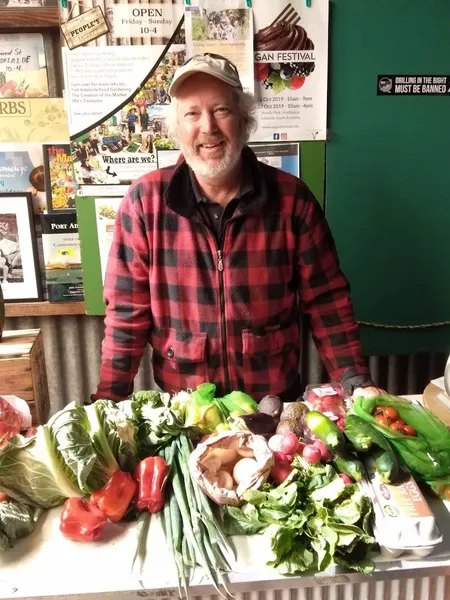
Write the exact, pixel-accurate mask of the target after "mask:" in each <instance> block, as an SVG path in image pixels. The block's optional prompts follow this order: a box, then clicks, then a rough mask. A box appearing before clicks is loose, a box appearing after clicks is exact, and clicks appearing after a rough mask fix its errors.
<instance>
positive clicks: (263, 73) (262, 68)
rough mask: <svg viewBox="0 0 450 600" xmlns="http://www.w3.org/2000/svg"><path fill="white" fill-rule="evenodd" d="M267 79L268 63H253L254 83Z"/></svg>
mask: <svg viewBox="0 0 450 600" xmlns="http://www.w3.org/2000/svg"><path fill="white" fill-rule="evenodd" d="M268 77H269V65H268V63H255V81H264V79H267V78H268Z"/></svg>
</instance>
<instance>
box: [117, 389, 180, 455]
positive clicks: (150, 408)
mask: <svg viewBox="0 0 450 600" xmlns="http://www.w3.org/2000/svg"><path fill="white" fill-rule="evenodd" d="M125 402H127V401H125ZM125 402H123V403H121V404H120V408H121V409H122V410H124V412H125V414H126V415H127V416H128V417H129V418H130V421H131V424H132V425H133V426H134V427H135V428H136V431H137V439H138V445H139V447H140V453H141V455H145V456H148V454H149V453H154V452H155V451H156V450H157V449H158V448H159V447H161V446H162V445H163V444H165V443H166V442H168V441H169V440H170V439H171V438H172V437H174V436H177V435H178V434H179V433H180V432H181V431H183V430H184V428H185V425H184V420H183V418H182V413H181V410H180V409H177V408H174V407H172V405H171V398H170V394H162V393H160V392H157V391H155V390H149V391H142V392H136V393H135V394H133V395H132V397H131V401H128V404H127V405H126V404H125Z"/></svg>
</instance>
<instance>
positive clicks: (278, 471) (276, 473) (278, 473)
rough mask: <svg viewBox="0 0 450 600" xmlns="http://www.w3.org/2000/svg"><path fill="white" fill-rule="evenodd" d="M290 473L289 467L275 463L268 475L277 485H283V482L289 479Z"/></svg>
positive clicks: (291, 469)
mask: <svg viewBox="0 0 450 600" xmlns="http://www.w3.org/2000/svg"><path fill="white" fill-rule="evenodd" d="M292 471H293V468H292V467H291V466H290V465H287V464H284V463H277V464H276V465H275V466H274V467H273V468H272V470H271V471H270V475H271V477H272V479H275V481H276V482H277V483H283V481H285V480H286V479H287V478H288V477H289V475H290V474H291V473H292Z"/></svg>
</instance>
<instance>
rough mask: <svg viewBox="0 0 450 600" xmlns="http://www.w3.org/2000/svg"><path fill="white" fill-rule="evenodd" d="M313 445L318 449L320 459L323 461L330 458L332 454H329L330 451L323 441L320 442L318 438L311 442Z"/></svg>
mask: <svg viewBox="0 0 450 600" xmlns="http://www.w3.org/2000/svg"><path fill="white" fill-rule="evenodd" d="M313 446H314V447H315V448H318V449H319V452H320V456H321V458H322V460H323V461H324V462H328V461H329V460H331V458H332V454H331V452H330V451H329V450H328V448H327V447H326V446H325V444H324V443H323V442H321V441H320V440H316V441H315V442H314V443H313Z"/></svg>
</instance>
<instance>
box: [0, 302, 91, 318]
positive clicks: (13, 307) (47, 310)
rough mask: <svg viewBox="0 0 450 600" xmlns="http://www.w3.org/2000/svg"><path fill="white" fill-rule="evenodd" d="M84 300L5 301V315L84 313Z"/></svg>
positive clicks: (31, 315)
mask: <svg viewBox="0 0 450 600" xmlns="http://www.w3.org/2000/svg"><path fill="white" fill-rule="evenodd" d="M85 314H86V309H85V306H84V302H53V303H51V302H11V303H8V302H7V303H5V315H6V318H9V317H53V316H64V315H85Z"/></svg>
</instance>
